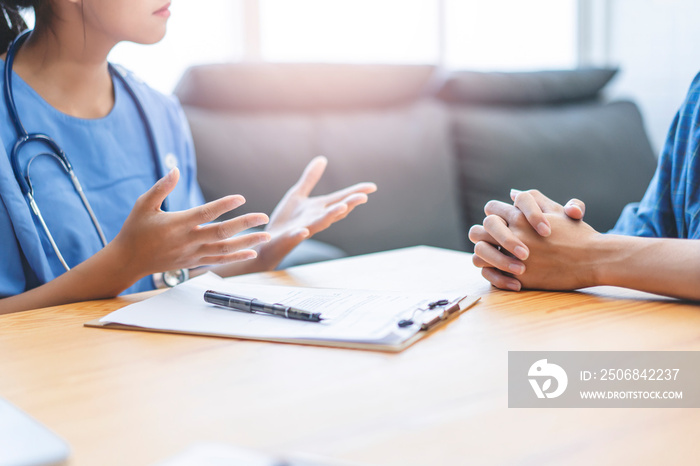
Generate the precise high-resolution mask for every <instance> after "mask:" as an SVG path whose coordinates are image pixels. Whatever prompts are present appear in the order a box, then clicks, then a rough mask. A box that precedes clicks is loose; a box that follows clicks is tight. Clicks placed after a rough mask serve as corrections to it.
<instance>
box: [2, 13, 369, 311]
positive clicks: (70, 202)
mask: <svg viewBox="0 0 700 466" xmlns="http://www.w3.org/2000/svg"><path fill="white" fill-rule="evenodd" d="M169 5H170V4H169V2H168V0H16V1H12V0H0V7H1V8H2V10H3V13H4V18H5V20H6V21H2V19H1V18H0V51H6V52H5V53H4V54H3V55H2V59H3V63H2V68H3V70H2V71H3V73H2V78H1V79H0V85H1V87H2V88H3V89H4V92H3V102H2V103H0V140H1V141H2V144H0V259H1V262H2V268H1V269H0V314H2V313H8V312H14V311H19V310H25V309H33V308H39V307H45V306H51V305H58V304H63V303H69V302H76V301H83V300H89V299H96V298H107V297H113V296H116V295H118V294H120V293H122V292H124V291H127V292H136V291H143V290H147V289H152V288H153V287H154V286H155V285H154V281H156V282H157V281H161V282H165V283H166V284H170V285H172V284H174V283H177V282H179V281H181V280H183V279H186V277H187V274H188V269H190V268H194V267H199V266H214V267H212V270H214V271H215V272H217V273H219V274H223V275H235V274H241V273H247V272H254V271H260V270H270V269H273V268H274V267H275V266H276V265H277V264H278V263H279V262H280V261H281V259H282V258H283V257H284V256H285V255H286V254H287V253H288V252H289V251H291V250H292V249H293V248H294V247H295V246H296V245H298V244H299V243H300V242H301V241H303V240H304V239H305V238H308V237H310V236H312V235H313V234H315V233H316V232H318V231H321V230H323V229H325V228H327V227H328V226H329V225H331V224H332V223H334V222H336V221H338V220H340V219H342V218H344V217H345V216H346V215H347V214H348V213H349V212H350V211H351V210H352V209H353V208H355V207H356V206H357V205H359V204H362V203H364V202H366V201H367V195H368V194H369V193H371V192H373V191H374V190H375V189H376V187H375V185H374V184H372V183H360V184H357V185H354V186H351V187H348V188H346V189H343V190H340V191H337V192H335V193H332V194H328V195H325V196H316V197H309V195H310V193H311V190H312V189H313V188H314V186H315V185H316V183H317V182H318V180H319V179H320V177H321V175H322V174H323V171H324V169H325V165H326V160H325V159H324V158H322V157H317V158H316V159H314V160H312V161H311V163H310V164H309V165H308V166H307V168H306V170H305V171H304V173H303V174H302V176H301V178H300V179H299V181H298V182H297V183H296V184H295V185H294V186H293V187H292V188H291V189H290V190H289V191H288V192H287V194H286V195H285V196H284V197H283V199H282V200H281V201H280V203H279V205H278V206H277V207H276V208H275V210H274V211H273V213H272V215H271V216H270V218H269V219H268V217H267V216H266V215H265V214H262V213H251V214H246V215H242V216H239V217H236V218H233V219H231V220H227V221H224V222H220V223H211V222H212V221H213V220H215V219H216V218H218V217H219V216H220V215H222V214H224V213H226V212H229V211H231V210H233V209H235V208H237V207H239V206H240V205H242V204H243V203H244V202H245V200H244V199H243V197H242V196H239V195H232V196H227V197H224V198H221V199H218V200H215V201H212V202H209V203H207V204H204V200H203V198H202V194H201V192H200V189H199V187H198V185H197V181H196V173H195V160H194V153H193V147H192V141H191V136H190V134H189V129H188V126H187V123H186V121H185V118H184V116H183V112H182V109H181V108H180V106H179V104H178V103H177V102H176V101H175V100H174V99H172V98H170V97H166V96H163V95H161V94H159V93H157V92H156V91H154V90H152V89H150V88H149V87H147V86H146V85H144V84H143V83H141V82H140V81H138V80H137V79H135V78H134V77H133V76H132V75H131V74H130V73H128V72H125V71H124V70H120V69H117V68H115V67H113V66H111V65H110V64H108V62H107V55H108V54H109V52H110V50H112V48H113V47H114V46H115V45H116V44H117V43H119V42H121V41H132V42H136V43H142V44H151V43H155V42H158V41H159V40H161V39H162V38H163V36H164V34H165V30H166V23H167V20H168V17H169V16H170V11H169V10H168V7H169ZM28 7H31V8H34V10H35V15H36V27H35V29H34V30H33V31H31V32H25V33H24V34H21V33H22V31H23V30H24V29H26V26H25V24H24V22H23V21H22V19H21V17H20V15H19V13H18V9H19V8H28ZM241 169H245V167H241ZM76 180H79V181H77V182H76ZM202 204H203V205H202ZM265 224H266V227H265V230H264V231H259V232H255V233H248V234H241V235H237V234H238V233H240V232H242V231H244V230H247V229H249V228H251V227H255V226H260V225H265ZM234 235H236V236H234ZM164 272H165V273H164ZM156 284H157V283H156Z"/></svg>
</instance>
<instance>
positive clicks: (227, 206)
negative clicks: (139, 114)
mask: <svg viewBox="0 0 700 466" xmlns="http://www.w3.org/2000/svg"><path fill="white" fill-rule="evenodd" d="M179 178H180V172H179V171H178V170H177V168H174V169H173V170H171V171H170V172H169V173H168V174H167V175H166V176H164V177H163V178H161V179H160V180H158V181H157V182H156V184H154V185H153V187H152V188H151V189H149V190H148V191H146V193H144V194H142V195H141V196H140V197H139V198H138V200H137V201H136V203H135V205H134V207H133V209H132V210H131V213H130V214H129V216H128V217H127V219H126V221H125V222H124V225H123V226H122V229H121V231H120V232H119V234H118V235H117V236H116V238H114V240H113V241H112V242H111V243H110V244H109V245H108V247H112V248H118V249H119V255H117V257H121V258H124V264H126V265H127V268H128V269H129V270H131V271H132V272H133V273H134V274H135V275H136V276H137V277H138V278H137V279H139V278H141V277H144V276H147V275H150V274H152V273H156V272H164V271H167V270H174V269H182V268H192V267H198V266H202V265H213V264H227V263H230V262H236V261H244V260H249V259H253V258H255V257H256V256H257V252H256V251H255V250H254V249H253V248H254V247H255V246H258V245H259V244H261V243H265V242H267V241H269V240H270V234H269V233H265V232H255V233H250V234H245V235H240V236H236V237H234V235H236V234H237V233H240V232H241V231H244V230H247V229H248V228H253V227H256V226H260V225H264V224H266V223H267V222H268V217H267V215H265V214H262V213H250V214H246V215H241V216H240V217H236V218H233V219H230V220H227V221H224V222H220V223H211V224H210V222H212V221H213V220H215V219H217V218H218V217H219V216H221V215H222V214H224V213H226V212H229V211H231V210H233V209H236V208H237V207H240V206H241V205H243V204H244V203H245V199H244V198H243V196H239V195H235V196H226V197H223V198H221V199H217V200H215V201H212V202H208V203H206V204H204V205H202V206H199V207H194V208H192V209H188V210H184V211H181V212H164V211H163V210H161V205H162V203H163V201H164V200H165V198H166V197H167V196H168V194H170V193H171V192H172V190H173V189H174V188H175V186H176V185H177V182H178V180H179Z"/></svg>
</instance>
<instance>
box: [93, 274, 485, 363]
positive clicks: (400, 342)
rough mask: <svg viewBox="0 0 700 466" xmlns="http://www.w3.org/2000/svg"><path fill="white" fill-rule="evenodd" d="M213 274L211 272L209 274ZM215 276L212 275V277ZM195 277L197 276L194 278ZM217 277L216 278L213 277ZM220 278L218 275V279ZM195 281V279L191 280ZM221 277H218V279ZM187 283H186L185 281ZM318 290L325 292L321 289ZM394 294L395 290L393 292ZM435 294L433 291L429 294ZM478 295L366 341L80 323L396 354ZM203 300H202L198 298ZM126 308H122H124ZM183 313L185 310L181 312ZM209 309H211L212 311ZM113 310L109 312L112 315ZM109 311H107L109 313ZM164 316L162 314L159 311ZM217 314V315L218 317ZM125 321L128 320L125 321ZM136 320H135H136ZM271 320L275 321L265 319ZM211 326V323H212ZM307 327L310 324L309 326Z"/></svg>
mask: <svg viewBox="0 0 700 466" xmlns="http://www.w3.org/2000/svg"><path fill="white" fill-rule="evenodd" d="M212 275H213V274H212ZM215 277H216V276H215ZM198 278H199V277H198ZM216 278H219V277H216ZM219 279H220V278H219ZM193 280H194V281H196V280H197V279H193ZM220 280H221V279H220ZM185 283H187V282H185ZM185 283H183V284H181V285H178V286H177V287H175V288H173V289H172V290H168V291H167V292H165V293H162V294H159V295H156V296H154V297H152V298H149V299H148V300H146V301H143V302H141V303H136V304H134V305H131V306H127V307H132V306H139V305H141V307H142V308H145V306H147V304H144V303H147V301H149V300H154V299H159V297H161V298H160V299H161V300H163V299H164V298H162V296H164V295H165V294H166V293H169V292H172V291H173V290H177V288H178V287H182V286H183V285H185ZM210 286H211V285H210V284H209V283H207V284H206V285H204V287H205V288H206V287H210ZM268 287H277V288H290V287H279V286H276V285H268ZM312 290H314V291H316V292H318V291H319V290H318V289H312ZM321 291H325V289H324V290H321ZM347 292H348V293H355V292H356V291H351V290H347ZM189 293H193V292H192V291H189ZM374 293H383V292H377V291H374ZM385 294H387V293H385ZM396 294H398V293H396ZM432 294H433V295H435V294H436V293H432ZM176 298H178V296H173V298H172V299H176ZM479 299H480V298H479V297H473V296H459V297H457V298H455V299H453V300H452V301H450V302H449V303H447V304H445V305H443V306H438V307H436V308H435V309H432V308H431V309H420V308H416V309H414V310H413V313H412V315H411V317H410V318H411V319H415V322H414V324H413V326H415V327H413V326H412V328H411V329H410V330H404V331H402V330H400V329H399V326H398V322H399V321H400V319H401V318H405V317H406V314H405V313H402V314H401V315H396V316H395V322H396V324H397V329H396V330H395V331H392V332H391V333H389V334H387V336H386V337H385V338H379V339H375V340H373V341H370V339H367V340H366V341H347V340H343V339H336V338H323V337H314V338H304V337H303V336H301V337H293V338H289V337H284V336H274V335H255V334H253V333H248V334H245V333H244V332H238V333H237V332H232V331H218V330H212V329H211V328H212V326H210V327H209V329H208V330H204V331H203V330H201V329H197V328H194V327H195V326H188V325H186V324H183V325H182V326H180V327H179V328H178V327H177V326H173V327H176V328H173V327H171V328H157V327H156V326H148V325H129V324H125V323H118V322H108V321H103V320H102V319H106V318H108V317H109V316H106V317H104V318H102V319H95V320H91V321H89V322H86V323H85V324H84V325H85V326H86V327H93V328H102V329H114V330H132V331H145V332H157V333H172V334H184V335H197V336H208V337H220V338H233V339H242V340H254V341H269V342H275V343H287V344H301V345H311V346H323V347H335V348H346V349H358V350H371V351H382V352H392V353H397V352H400V351H403V350H405V349H406V348H408V347H410V346H412V345H413V344H415V343H416V342H417V341H419V340H421V339H423V338H425V337H426V336H427V335H430V334H432V333H434V332H436V331H437V330H439V329H440V328H442V327H444V326H446V325H448V324H449V323H450V322H452V321H454V320H455V319H457V318H458V317H459V316H460V315H461V314H462V313H463V312H464V311H466V310H467V309H469V308H471V307H472V306H474V305H475V304H476V303H477V302H478V301H479ZM202 301H203V300H202ZM124 309H126V308H124ZM212 309H216V308H215V307H212ZM418 311H421V312H420V314H418V317H416V313H417V312H418ZM117 312H120V311H115V313H117ZM163 312H167V311H166V310H163ZM183 312H186V311H183ZM212 312H213V311H212ZM219 312H223V313H225V314H221V316H223V315H226V316H231V317H230V318H240V319H242V318H243V317H238V316H239V315H240V314H246V313H239V312H237V311H230V310H223V311H219ZM115 313H113V314H115ZM132 314H133V315H136V310H135V311H134V312H133V313H132ZM111 315H112V314H110V316H111ZM163 315H165V314H163ZM221 316H217V317H221ZM266 317H268V318H269V319H280V320H281V321H287V320H288V319H283V318H279V317H275V316H266ZM127 321H128V320H127ZM137 321H138V320H137ZM144 322H145V323H148V322H149V321H148V320H147V319H146V320H144ZM267 322H268V323H269V322H272V323H274V322H275V321H269V320H268V321H267ZM304 324H306V325H312V326H315V325H320V324H316V323H311V324H309V323H304ZM214 327H215V326H214ZM309 328H311V327H309ZM402 332H403V333H410V334H409V335H407V336H404V335H402Z"/></svg>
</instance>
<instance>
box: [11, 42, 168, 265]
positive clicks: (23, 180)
mask: <svg viewBox="0 0 700 466" xmlns="http://www.w3.org/2000/svg"><path fill="white" fill-rule="evenodd" d="M30 32H31V31H25V32H24V33H22V34H21V35H20V36H18V37H17V38H16V39H15V40H14V41H13V42H12V45H10V48H9V50H8V51H7V55H6V57H5V89H4V93H5V104H6V106H7V112H8V114H9V116H10V119H11V120H12V124H13V125H14V127H15V131H16V132H17V141H16V142H15V145H14V146H13V148H12V152H11V153H10V162H11V164H12V171H13V172H14V174H15V178H16V179H17V183H18V184H19V186H20V188H21V190H22V194H23V195H24V196H25V197H26V199H27V202H28V203H29V207H30V208H31V211H32V212H33V213H34V216H35V217H36V218H37V220H38V221H39V223H40V224H41V227H42V229H43V230H44V232H45V233H46V236H47V238H48V240H49V243H51V247H52V248H53V250H54V252H55V253H56V256H57V257H58V260H59V261H61V264H63V267H64V268H65V269H66V271H68V270H70V267H69V266H68V264H67V263H66V261H65V259H64V258H63V255H62V254H61V251H60V250H59V249H58V246H57V245H56V241H54V239H53V235H51V231H49V228H48V226H46V222H45V221H44V217H43V216H42V215H41V210H40V209H39V206H38V205H37V203H36V201H35V199H34V186H33V185H32V181H31V179H30V177H29V169H30V168H31V164H32V162H33V161H34V160H36V158H37V157H40V156H42V155H48V156H50V157H53V158H55V159H56V160H57V161H58V163H59V165H60V166H61V167H63V170H64V171H65V172H66V173H67V174H68V176H69V177H70V179H71V182H72V183H73V187H74V188H75V191H76V193H78V196H80V200H81V201H82V203H83V206H85V210H87V213H88V214H89V215H90V219H91V220H92V224H93V225H94V227H95V230H96V231H97V234H98V235H99V237H100V241H101V242H102V246H103V247H104V246H107V238H106V237H105V235H104V232H103V231H102V227H101V226H100V222H98V221H97V217H96V216H95V212H93V210H92V207H91V206H90V202H89V201H88V199H87V197H86V196H85V193H84V192H83V188H82V186H81V185H80V182H79V181H78V177H77V176H76V175H75V172H74V171H73V165H71V163H70V160H68V156H67V155H66V154H65V152H63V150H62V149H61V148H60V146H59V145H58V144H57V143H56V141H54V140H53V139H51V138H50V137H49V136H47V135H46V134H42V133H31V134H30V133H27V130H26V129H24V126H23V125H22V121H21V120H20V118H19V114H18V113H17V107H16V106H15V99H14V95H13V92H12V64H13V62H14V60H15V55H16V53H17V51H18V50H19V48H20V47H21V46H22V44H23V43H24V41H25V40H26V39H27V37H28V36H29V33H30ZM108 66H109V72H110V74H111V75H112V76H114V77H116V78H117V79H119V80H120V81H121V83H122V84H123V85H124V88H125V89H126V90H127V92H128V94H129V95H130V96H131V98H132V100H133V101H134V104H136V108H137V110H138V113H139V116H140V117H141V121H142V122H143V126H144V127H145V129H146V135H147V137H148V143H149V146H150V149H151V156H152V157H153V163H154V164H155V167H156V172H157V173H158V178H162V177H163V168H162V166H161V164H160V159H159V158H158V150H157V148H156V141H155V136H154V134H153V129H152V128H151V125H150V123H149V122H148V118H147V116H146V112H145V111H144V109H143V106H142V105H141V102H140V101H139V99H138V98H137V97H136V94H135V93H134V90H133V89H132V88H131V86H130V85H129V83H128V82H127V80H126V79H125V78H124V76H123V75H122V74H121V73H120V72H118V71H117V70H116V69H115V68H114V67H113V66H112V65H111V64H109V65H108ZM31 142H37V143H40V144H42V145H43V146H44V147H46V148H48V152H41V153H39V154H37V155H34V156H33V157H32V158H31V159H29V162H27V168H26V171H25V174H23V173H22V170H21V168H20V166H19V152H20V150H21V149H22V148H23V147H24V146H25V145H26V144H29V143H31ZM162 207H163V210H167V209H166V207H167V206H166V205H165V202H164V203H163V206H162Z"/></svg>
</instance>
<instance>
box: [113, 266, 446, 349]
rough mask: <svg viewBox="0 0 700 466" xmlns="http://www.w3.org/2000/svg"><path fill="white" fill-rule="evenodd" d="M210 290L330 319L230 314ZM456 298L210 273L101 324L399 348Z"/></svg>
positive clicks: (142, 302) (143, 302)
mask: <svg viewBox="0 0 700 466" xmlns="http://www.w3.org/2000/svg"><path fill="white" fill-rule="evenodd" d="M207 290H214V291H220V292H223V293H230V294H235V295H239V296H245V297H248V298H257V299H259V300H261V301H265V302H270V303H283V304H285V305H287V306H294V307H298V308H300V309H304V310H307V311H310V312H320V313H321V314H322V316H323V318H324V319H328V320H324V321H323V322H305V321H300V320H292V319H285V318H281V317H277V316H271V315H265V314H253V313H247V312H241V311H235V310H230V309H226V308H222V307H218V306H214V305H212V304H209V303H206V302H205V301H204V292H205V291H207ZM456 297H457V296H444V295H439V294H436V293H405V292H383V291H363V290H340V289H328V288H299V287H288V286H277V285H248V284H243V283H237V282H228V281H226V280H224V279H222V278H221V277H219V276H218V275H215V274H213V273H211V272H210V273H207V274H204V275H202V276H200V277H197V278H194V279H192V280H189V281H187V282H184V283H182V284H180V285H178V286H176V287H175V288H172V289H170V290H168V291H166V292H164V293H161V294H159V295H156V296H154V297H152V298H149V299H147V300H145V301H141V302H139V303H135V304H132V305H130V306H127V307H125V308H122V309H119V310H117V311H115V312H112V313H111V314H109V315H107V316H105V317H103V318H102V319H100V322H103V323H118V324H122V325H130V326H137V327H144V328H152V329H159V330H169V331H175V332H185V333H205V334H214V335H225V336H239V337H248V338H262V339H267V338H269V339H275V338H276V339H300V340H302V339H303V340H309V339H312V340H313V339H317V340H333V341H348V342H382V343H394V342H397V341H398V342H400V341H403V340H405V339H407V338H409V337H411V336H412V335H414V334H415V333H416V332H417V331H418V330H419V329H420V323H419V321H421V320H422V317H423V316H424V315H425V316H426V317H427V315H428V314H431V313H432V312H438V311H428V312H423V311H418V312H417V313H415V310H416V309H419V308H423V309H424V308H427V305H428V304H429V303H430V302H432V301H435V300H439V299H450V300H452V299H454V298H456ZM412 317H413V318H414V319H415V320H416V324H414V325H412V326H410V327H407V328H403V329H402V328H399V327H398V322H399V321H400V320H401V319H405V318H412Z"/></svg>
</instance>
